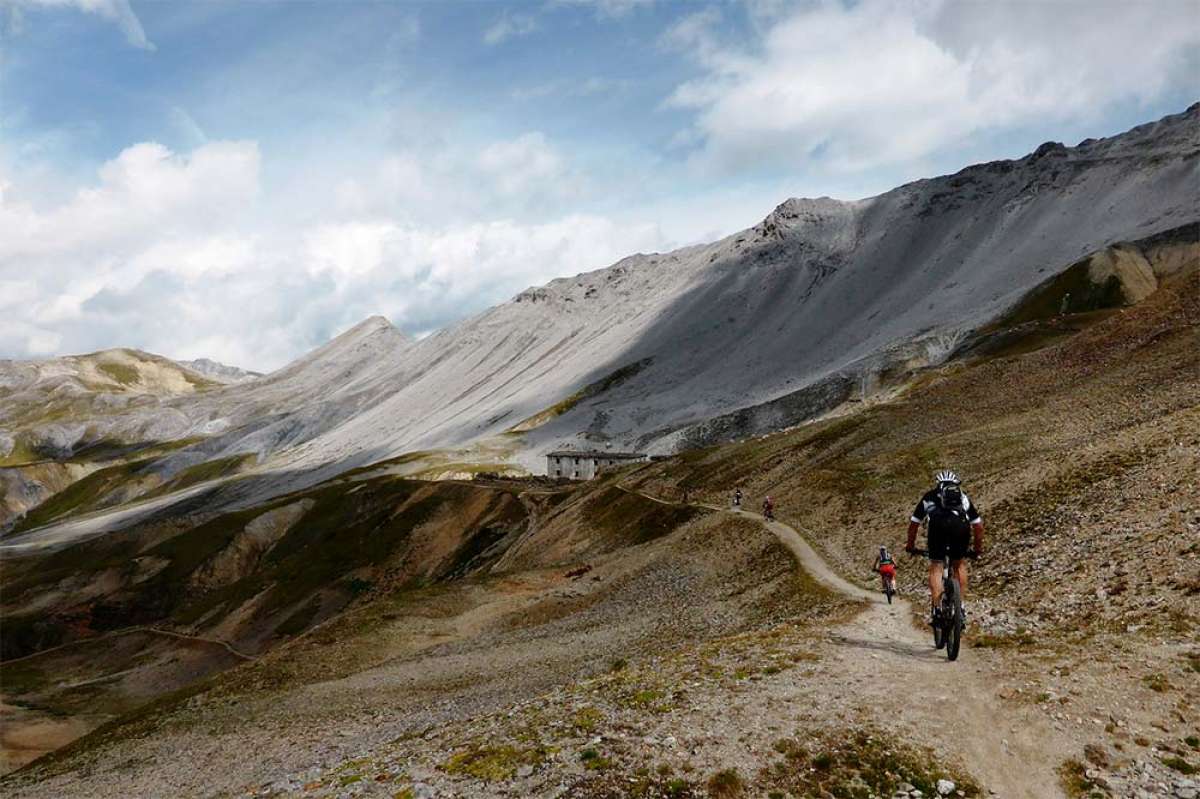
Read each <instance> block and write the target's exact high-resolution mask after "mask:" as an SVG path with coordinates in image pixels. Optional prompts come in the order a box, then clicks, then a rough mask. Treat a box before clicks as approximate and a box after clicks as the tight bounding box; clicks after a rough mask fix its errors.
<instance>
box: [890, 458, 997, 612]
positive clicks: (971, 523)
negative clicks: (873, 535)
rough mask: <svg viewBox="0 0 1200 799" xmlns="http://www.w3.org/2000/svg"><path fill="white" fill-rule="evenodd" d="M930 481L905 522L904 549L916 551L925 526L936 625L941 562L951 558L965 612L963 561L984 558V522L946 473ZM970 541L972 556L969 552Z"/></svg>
mask: <svg viewBox="0 0 1200 799" xmlns="http://www.w3.org/2000/svg"><path fill="white" fill-rule="evenodd" d="M933 479H934V481H935V483H936V485H935V486H934V487H933V488H932V489H931V490H929V491H926V492H925V495H924V496H923V497H921V500H920V501H919V502H918V503H917V507H916V509H915V510H913V513H912V517H911V518H910V519H909V521H908V543H907V544H905V546H904V551H905V552H908V553H910V554H911V553H912V552H914V551H915V549H916V543H917V530H919V529H921V525H922V524H925V526H926V535H927V536H928V542H929V543H928V545H927V547H926V548H927V549H928V550H929V594H930V600H931V602H932V610H931V612H930V614H929V620H930V623H931V624H933V623H936V622H937V620H938V618H937V617H938V608H939V607H940V606H941V603H942V558H943V557H945V556H946V555H949V556H950V568H951V569H953V571H954V576H955V577H957V578H958V585H959V587H960V588H961V589H962V594H963V599H964V604H963V609H964V611H965V609H966V604H965V599H966V596H967V562H966V558H968V557H978V556H980V555H982V554H983V519H981V518H980V517H979V511H978V510H976V509H975V503H973V502H971V499H970V497H968V496H967V495H966V494H965V493H963V490H962V480H961V479H960V478H959V476H958V475H957V474H955V473H954V472H952V471H950V470H949V469H943V470H941V471H939V472H938V473H937V474H936V475H934V477H933ZM972 538H974V542H973V543H974V545H975V546H974V552H972V551H971V544H972Z"/></svg>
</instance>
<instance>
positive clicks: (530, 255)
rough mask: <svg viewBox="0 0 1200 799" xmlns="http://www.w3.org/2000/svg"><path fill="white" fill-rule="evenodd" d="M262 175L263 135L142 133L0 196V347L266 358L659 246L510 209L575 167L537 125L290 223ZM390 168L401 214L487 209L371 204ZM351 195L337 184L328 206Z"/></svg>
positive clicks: (33, 352) (364, 180)
mask: <svg viewBox="0 0 1200 799" xmlns="http://www.w3.org/2000/svg"><path fill="white" fill-rule="evenodd" d="M260 172H261V167H260V156H259V151H258V147H257V146H256V145H255V144H254V143H252V142H222V141H213V142H209V143H207V144H204V145H202V146H200V147H197V148H196V149H195V150H193V151H191V152H190V153H187V154H177V153H173V152H171V151H169V150H168V149H166V148H165V147H163V146H162V145H159V144H155V143H141V144H137V145H134V146H132V147H129V148H127V149H126V150H124V151H123V152H122V153H120V154H119V155H118V156H117V157H116V158H114V159H112V160H111V161H109V162H107V163H106V164H104V165H103V166H102V167H101V168H100V169H99V170H98V173H97V177H96V180H95V181H94V182H92V183H91V184H89V185H87V186H83V187H80V188H78V189H77V190H76V191H75V192H74V193H73V194H72V195H71V196H70V197H69V198H67V199H66V200H64V201H63V202H61V203H59V204H57V205H53V206H50V207H44V208H43V207H34V206H32V205H29V204H27V203H23V202H20V201H18V200H16V199H13V198H10V197H9V196H8V195H7V194H6V195H0V297H2V298H3V299H0V313H3V314H4V317H5V325H4V326H3V332H0V354H3V355H10V356H17V357H34V356H44V355H47V354H51V353H55V352H58V353H61V352H82V351H90V350H94V349H98V348H102V347H112V346H133V347H139V348H142V349H147V350H150V351H154V352H160V353H163V354H165V355H168V356H172V357H180V358H185V357H201V356H203V357H212V358H217V359H219V360H224V361H227V362H230V363H234V364H238V365H244V366H248V367H254V368H260V369H269V368H274V367H277V366H279V365H281V364H282V363H284V362H285V361H287V360H289V359H291V358H293V357H295V356H297V355H298V354H300V353H302V352H304V351H305V350H307V349H310V348H311V347H313V346H316V345H318V344H320V343H322V342H323V341H324V340H325V338H326V337H328V336H329V335H331V334H333V333H334V332H336V331H337V330H340V329H344V328H345V327H347V326H349V325H351V324H353V323H355V322H357V321H360V320H361V319H363V318H365V317H366V316H369V315H371V314H374V313H383V314H385V315H387V316H388V317H389V318H391V319H393V321H395V322H396V323H398V324H400V325H402V326H404V327H406V328H407V329H409V330H411V331H423V330H429V329H432V328H437V327H441V326H444V325H446V324H449V323H451V322H453V321H455V320H457V319H459V318H461V317H462V316H463V315H464V314H466V313H470V312H472V311H476V310H481V309H482V308H483V307H486V306H487V305H490V304H493V303H495V302H499V301H503V300H505V299H507V298H509V297H511V296H512V295H514V294H515V293H517V292H518V291H520V290H521V289H524V288H526V287H527V286H529V285H533V284H536V283H541V282H544V281H545V280H548V279H550V278H552V277H555V276H557V275H561V274H564V273H573V272H579V271H583V270H586V269H592V268H597V267H600V266H604V265H606V264H608V263H611V262H613V261H615V260H617V259H618V258H620V257H622V256H624V255H626V254H628V253H629V252H631V251H634V250H646V249H655V248H659V247H662V246H664V244H665V243H666V242H665V241H664V237H663V236H662V234H661V232H660V231H659V229H658V228H657V227H656V226H655V225H653V224H641V223H635V224H623V223H619V222H616V221H614V220H612V219H610V218H607V217H604V216H601V215H597V214H584V213H572V212H569V211H560V212H558V213H554V214H542V215H541V216H542V217H543V219H544V221H540V222H528V221H520V220H518V219H516V218H513V217H510V216H508V215H506V212H505V211H504V210H503V209H504V208H512V207H519V206H520V203H521V202H522V201H523V198H525V197H526V196H534V195H538V194H540V193H544V192H547V191H549V192H553V191H556V190H557V187H558V185H559V183H560V182H561V181H563V180H564V179H567V178H568V177H569V175H570V174H571V169H570V168H569V165H568V164H567V163H566V161H565V159H564V157H563V156H562V154H561V153H560V152H558V150H557V149H556V148H554V147H553V146H552V144H551V143H550V142H549V141H548V140H547V139H546V137H545V136H544V135H542V134H540V133H528V134H525V135H523V136H520V137H517V138H515V139H512V140H506V141H500V142H495V143H492V144H490V145H488V146H486V147H483V148H481V149H480V150H479V152H477V153H475V154H474V156H473V157H470V158H466V157H464V158H462V159H460V162H459V163H457V165H450V164H438V165H429V164H426V163H423V162H422V161H421V159H416V158H406V157H405V156H404V155H403V154H396V155H393V156H391V157H389V158H388V159H386V160H385V162H383V163H382V164H379V165H377V166H376V168H375V169H373V170H371V172H372V175H370V176H366V175H363V176H360V177H359V178H358V179H357V181H347V185H350V184H351V183H353V185H355V186H357V187H358V188H359V191H360V193H362V194H363V195H364V197H363V198H359V199H360V201H358V202H357V203H348V205H346V206H344V207H341V209H340V210H337V211H336V212H332V213H324V214H322V213H321V212H320V211H321V209H322V208H323V207H324V206H325V205H326V204H327V203H328V201H329V199H331V198H330V197H329V196H314V197H312V198H311V203H310V205H309V206H308V207H307V208H305V209H304V213H301V214H297V217H296V218H291V217H290V216H284V217H282V218H281V217H280V216H279V215H278V209H279V208H280V207H281V206H283V204H282V203H280V202H279V199H280V198H278V197H276V196H273V195H271V194H268V193H267V192H266V191H265V190H264V188H263V187H262V186H261V185H260V184H261V179H260ZM379 176H382V179H383V180H384V181H385V183H384V184H383V185H384V186H387V185H391V186H393V187H400V186H407V187H409V190H410V194H409V195H408V196H406V197H404V198H400V199H398V198H396V197H392V198H391V200H392V201H393V202H396V203H397V207H399V208H406V207H413V206H418V205H421V204H424V203H427V202H428V201H429V198H430V197H437V198H450V197H453V196H454V195H455V194H456V193H459V192H461V193H464V194H466V193H470V194H471V195H472V196H474V197H476V198H477V202H478V204H477V205H476V206H475V207H476V208H478V209H480V210H479V212H478V213H477V215H476V219H477V220H482V221H471V222H464V221H458V220H455V219H445V220H443V221H438V220H437V218H436V217H435V216H425V217H420V216H419V215H417V214H412V215H409V216H406V215H404V214H393V213H378V212H377V208H378V206H377V205H376V200H377V199H378V198H376V197H373V196H372V192H374V191H377V190H378V189H379V185H377V184H373V183H372V182H371V178H374V177H379ZM347 191H349V190H348V189H346V187H345V186H343V187H342V190H340V194H339V192H338V191H335V192H334V194H333V197H332V199H334V200H335V207H337V206H338V205H339V204H340V202H341V201H342V200H343V199H344V198H341V194H345V193H346V192H347ZM385 193H386V192H385ZM512 193H515V194H516V199H515V200H513V201H512V202H507V203H505V202H502V200H503V198H504V197H507V196H508V195H509V194H512ZM339 198H341V199H339ZM364 198H365V199H364ZM514 203H515V205H514ZM496 204H498V205H497V207H495V208H491V209H490V210H491V213H490V214H489V213H486V211H487V210H489V209H488V206H489V205H496ZM310 219H322V220H325V221H318V222H309V221H305V220H310Z"/></svg>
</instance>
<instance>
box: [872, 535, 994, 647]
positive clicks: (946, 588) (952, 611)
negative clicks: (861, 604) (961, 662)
mask: <svg viewBox="0 0 1200 799" xmlns="http://www.w3.org/2000/svg"><path fill="white" fill-rule="evenodd" d="M912 554H913V555H915V556H924V557H928V556H929V550H927V549H914V550H913V551H912ZM974 556H975V553H974V552H969V553H967V557H968V558H970V559H972V560H974ZM889 601H890V600H889ZM966 623H967V617H966V614H965V613H963V604H962V587H961V586H960V585H959V584H958V578H956V577H955V576H954V575H953V573H952V570H951V569H950V556H949V555H944V556H943V557H942V604H941V605H940V606H939V607H938V613H937V618H936V619H935V620H934V621H933V623H932V624H931V625H930V626H932V627H933V645H934V646H935V647H936V648H938V649H941V648H942V647H945V648H946V659H947V660H958V648H959V645H960V644H961V643H962V633H963V628H964V627H965V626H966Z"/></svg>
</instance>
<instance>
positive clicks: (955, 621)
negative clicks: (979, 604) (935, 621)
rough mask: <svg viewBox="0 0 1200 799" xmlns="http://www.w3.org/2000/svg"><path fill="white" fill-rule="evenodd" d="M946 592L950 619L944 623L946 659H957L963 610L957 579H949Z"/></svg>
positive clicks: (960, 641) (960, 642)
mask: <svg viewBox="0 0 1200 799" xmlns="http://www.w3.org/2000/svg"><path fill="white" fill-rule="evenodd" d="M948 594H949V595H950V597H949V598H950V600H951V601H950V603H949V605H950V607H949V608H947V610H949V611H950V619H949V622H948V624H947V625H946V659H947V660H958V648H959V646H960V645H961V644H962V631H963V612H962V591H961V590H959V587H958V580H953V579H952V580H951V581H950V585H949V591H948Z"/></svg>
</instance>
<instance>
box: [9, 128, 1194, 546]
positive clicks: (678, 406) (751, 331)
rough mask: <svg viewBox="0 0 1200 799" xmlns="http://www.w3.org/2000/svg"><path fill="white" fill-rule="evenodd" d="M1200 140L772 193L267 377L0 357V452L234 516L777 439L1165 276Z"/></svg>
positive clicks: (117, 359)
mask: <svg viewBox="0 0 1200 799" xmlns="http://www.w3.org/2000/svg"><path fill="white" fill-rule="evenodd" d="M1198 130H1200V104H1197V105H1193V106H1192V107H1190V108H1189V109H1188V110H1187V111H1185V112H1184V113H1181V114H1177V115H1173V116H1169V117H1166V118H1164V119H1161V120H1159V121H1157V122H1154V123H1150V124H1146V125H1141V126H1139V127H1136V128H1134V129H1132V130H1130V131H1128V132H1126V133H1123V134H1120V135H1118V136H1113V137H1111V138H1106V139H1089V140H1085V141H1083V142H1081V143H1079V144H1078V145H1077V146H1075V147H1066V146H1064V145H1062V144H1059V143H1055V142H1048V143H1046V144H1044V145H1042V146H1041V147H1039V148H1037V150H1036V151H1035V152H1033V153H1031V154H1029V155H1027V156H1025V157H1023V158H1020V159H1016V160H1007V161H995V162H990V163H985V164H978V165H974V166H970V167H967V168H965V169H963V170H961V171H959V172H957V173H955V174H953V175H946V176H941V177H937V178H932V179H928V180H920V181H917V182H915V183H911V184H907V185H904V186H901V187H899V188H897V189H894V190H892V191H889V192H887V193H885V194H882V195H879V196H877V197H872V198H869V199H865V200H858V201H853V202H844V201H839V200H833V199H830V198H819V199H789V200H787V201H785V202H783V203H782V204H780V205H779V206H778V207H777V208H776V209H775V210H774V211H772V212H771V213H770V214H769V215H768V216H767V217H766V218H765V219H764V220H763V221H762V222H761V223H760V224H758V225H756V226H754V227H752V228H750V229H748V230H745V231H742V232H740V233H737V234H734V235H731V236H728V237H726V238H724V239H721V240H720V241H716V242H713V243H711V244H703V245H696V246H691V247H686V248H684V249H681V250H676V251H673V252H669V253H664V254H637V255H633V256H630V257H628V258H625V259H623V260H621V261H619V262H618V263H616V264H613V265H612V266H609V267H607V268H604V269H599V270H596V271H594V272H588V273H585V274H580V275H577V276H575V277H572V278H560V279H557V280H554V281H551V282H550V283H548V284H547V285H545V286H541V287H537V288H531V289H528V290H526V291H523V292H521V293H520V294H518V295H517V296H516V297H514V298H513V299H512V300H511V301H510V302H507V303H504V304H502V305H499V306H497V307H494V308H491V309H489V310H487V311H485V312H483V313H481V314H479V315H477V316H475V317H472V318H470V319H467V320H465V321H463V322H462V323H460V324H458V325H455V326H454V327H451V328H448V329H445V330H442V331H439V332H437V333H434V334H433V335H430V336H428V337H426V338H423V339H421V340H419V341H417V340H414V339H412V338H411V337H409V336H407V335H405V334H403V333H402V332H400V331H399V330H397V329H396V328H395V327H393V326H392V325H391V324H390V323H389V322H388V321H387V320H386V319H384V318H382V317H372V318H370V319H367V320H365V321H363V322H362V323H360V324H358V325H357V326H355V327H354V328H352V329H350V330H348V331H346V332H345V333H343V334H342V335H340V336H338V337H337V338H336V339H334V340H333V341H331V342H329V343H328V344H326V345H325V346H323V347H321V348H319V349H317V350H315V351H313V352H311V353H309V354H308V355H306V356H304V357H302V358H300V359H298V360H297V361H295V362H293V363H291V364H289V365H288V366H286V367H284V368H282V369H280V370H278V371H276V372H273V373H271V374H268V375H265V376H261V377H258V376H255V375H253V374H252V373H246V372H242V371H240V370H232V369H228V368H224V367H217V366H215V365H212V364H211V363H210V362H189V363H185V364H181V365H180V366H179V367H176V369H175V370H172V369H171V367H170V366H166V367H164V366H163V364H164V362H165V359H159V358H157V357H156V356H151V355H147V354H142V353H137V352H136V351H129V350H121V351H110V352H109V353H107V354H99V355H97V356H90V357H91V360H92V361H95V364H96V365H95V367H94V368H93V367H92V366H90V365H88V364H89V363H90V362H89V361H88V360H87V358H86V357H85V358H84V359H82V360H81V359H80V358H63V359H53V360H51V361H46V362H11V361H10V362H0V405H2V407H3V408H4V409H5V413H4V420H3V422H0V455H2V456H3V457H4V458H5V461H4V462H5V463H6V464H7V465H9V466H12V467H22V466H26V465H28V464H29V463H31V462H43V461H49V462H51V463H54V464H62V463H67V462H72V463H76V464H78V463H79V462H87V464H88V465H84V466H77V468H75V469H74V470H73V471H72V473H71V477H73V478H78V476H79V473H80V469H88V468H91V467H92V466H94V465H97V464H98V463H100V462H98V461H95V460H94V459H93V458H91V457H90V455H89V453H96V452H113V451H118V450H120V451H126V452H132V451H136V450H139V449H142V450H145V451H147V452H154V453H155V456H154V461H153V463H152V464H150V465H148V466H147V468H146V469H145V473H144V477H145V478H146V479H145V480H144V481H143V485H144V486H150V485H155V486H162V485H170V484H172V481H176V483H178V481H179V478H180V476H181V475H186V474H187V472H188V470H192V469H196V468H197V467H202V466H203V465H204V464H206V463H213V462H220V463H224V464H228V463H232V462H236V464H237V467H236V469H234V471H236V472H238V473H246V472H251V473H254V474H258V475H272V476H274V478H275V479H272V480H265V479H264V480H260V481H258V482H257V483H256V484H255V485H256V489H255V491H254V493H253V496H252V497H248V498H247V497H242V498H241V500H240V501H250V500H253V501H261V500H262V499H265V498H267V497H269V496H271V495H276V494H279V493H282V492H285V491H288V490H296V489H297V488H300V487H303V486H305V485H311V484H314V483H316V482H319V481H321V480H324V479H327V478H328V477H330V476H331V475H333V474H336V473H338V472H340V471H344V470H347V469H352V468H356V467H361V466H365V465H367V464H371V463H376V462H380V461H386V460H388V459H395V458H400V459H401V460H403V461H404V464H406V465H404V464H399V465H396V467H395V468H396V469H398V470H400V471H403V472H405V473H410V474H418V475H421V474H423V475H425V476H433V477H436V476H451V475H456V474H457V475H465V474H470V473H472V472H474V471H480V470H491V471H497V472H506V473H523V472H532V473H538V472H541V471H542V470H543V469H544V465H543V461H542V454H543V453H544V452H546V451H548V450H550V449H555V448H560V447H563V446H577V447H588V446H593V447H594V446H599V445H603V446H608V447H613V448H617V449H636V450H639V451H646V452H649V453H651V454H667V453H671V452H675V451H679V450H681V449H686V448H689V447H694V446H697V445H702V444H706V443H711V442H713V441H720V440H730V439H732V438H736V437H739V436H745V435H751V434H760V433H763V432H768V431H770V430H775V429H781V428H784V427H788V426H791V425H795V424H798V423H800V422H803V421H805V420H806V419H811V418H814V417H816V416H818V415H820V414H821V413H824V412H827V411H829V410H830V409H831V408H834V407H836V406H838V405H839V404H842V403H844V402H847V401H853V400H861V399H864V398H866V399H869V398H870V397H871V396H872V395H873V394H876V393H879V392H886V391H887V388H888V386H889V385H892V384H894V383H896V381H897V380H899V379H900V378H902V377H903V376H904V375H906V374H910V373H912V371H913V370H916V369H920V368H923V367H927V366H930V365H936V364H938V363H940V362H942V361H944V360H946V359H948V358H951V357H954V356H956V355H958V354H961V353H963V352H968V351H970V350H971V349H972V348H973V347H979V346H982V342H984V341H985V340H986V339H987V338H988V336H989V335H990V334H992V333H994V332H995V330H996V329H998V326H999V325H1000V323H1001V322H1003V321H1004V320H1005V319H1006V318H1008V317H1009V316H1011V315H1012V314H1013V313H1014V312H1015V311H1016V310H1017V309H1019V308H1020V307H1022V304H1023V303H1025V304H1028V303H1029V302H1030V301H1031V300H1030V298H1031V297H1034V296H1040V295H1039V294H1038V292H1039V291H1041V292H1043V293H1044V292H1051V293H1055V292H1056V293H1055V296H1053V297H1048V298H1047V297H1043V298H1042V300H1041V301H1042V302H1043V303H1051V304H1055V303H1057V304H1059V305H1062V304H1063V303H1067V304H1068V305H1070V306H1071V307H1072V309H1074V310H1080V309H1084V308H1085V306H1086V305H1088V304H1089V303H1090V304H1091V305H1093V306H1095V305H1097V304H1098V303H1102V302H1103V303H1108V304H1112V303H1121V302H1131V301H1134V300H1136V299H1138V298H1140V297H1141V296H1144V295H1145V294H1146V293H1147V292H1148V291H1151V290H1153V287H1154V285H1156V281H1157V280H1158V277H1159V276H1161V274H1162V271H1163V269H1167V268H1170V266H1169V264H1168V265H1167V266H1162V265H1155V264H1151V263H1150V261H1149V260H1147V255H1148V252H1147V251H1145V248H1146V247H1147V246H1150V247H1152V248H1157V249H1155V252H1156V253H1158V255H1159V256H1160V257H1162V258H1166V257H1168V256H1167V255H1164V254H1163V253H1165V252H1166V251H1161V252H1160V250H1161V247H1160V246H1159V245H1162V244H1163V242H1170V241H1176V240H1181V238H1182V239H1186V238H1187V236H1188V233H1187V230H1188V227H1187V226H1188V225H1191V224H1194V223H1195V222H1196V220H1197V218H1198V216H1200V214H1198V213H1197V203H1196V190H1195V187H1196V185H1197V174H1198V171H1197V170H1198V167H1197V163H1198V160H1197V158H1198V155H1200V136H1198ZM1147 243H1149V244H1147ZM1150 255H1153V254H1150ZM1114 281H1115V282H1114ZM1068 284H1070V286H1073V287H1074V290H1073V291H1072V290H1068V289H1069V288H1070V286H1068ZM1064 286H1065V287H1067V288H1064ZM1105 286H1108V289H1104V287H1105ZM1114 292H1115V293H1114ZM1067 295H1069V298H1067ZM1066 307H1067V305H1063V308H1064V309H1065V308H1066ZM55 468H57V467H55V466H51V467H50V469H51V471H53V470H54V469H55ZM45 471H46V469H45V468H44V467H43V468H42V469H41V472H39V474H37V475H35V476H34V477H31V478H29V479H25V478H24V477H22V476H21V475H20V474H14V473H13V472H11V471H10V472H9V474H8V475H7V477H6V478H5V479H6V480H7V481H8V488H7V490H6V499H5V502H6V504H7V506H8V508H7V511H6V515H7V517H8V518H9V519H12V518H15V516H16V515H17V514H19V513H21V512H23V511H24V510H27V509H28V508H29V507H32V505H33V504H36V502H37V501H38V500H39V499H42V498H44V496H42V495H43V494H48V493H52V489H53V487H54V485H56V484H58V483H62V482H63V481H64V480H66V479H67V478H65V477H57V478H56V477H55V476H54V475H47V474H44V472H45ZM183 482H186V483H189V484H190V483H194V482H195V481H194V480H190V479H185V480H184V481H183ZM34 483H36V484H38V485H41V486H42V489H43V490H42V491H39V490H38V488H37V487H36V486H34V485H32V484H34ZM137 493H138V492H137V491H135V492H133V494H135V495H136V494H137ZM126 496H128V495H126ZM14 497H17V498H19V501H18V500H14ZM115 504H121V503H119V502H117V503H115ZM89 524H94V523H92V522H89Z"/></svg>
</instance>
